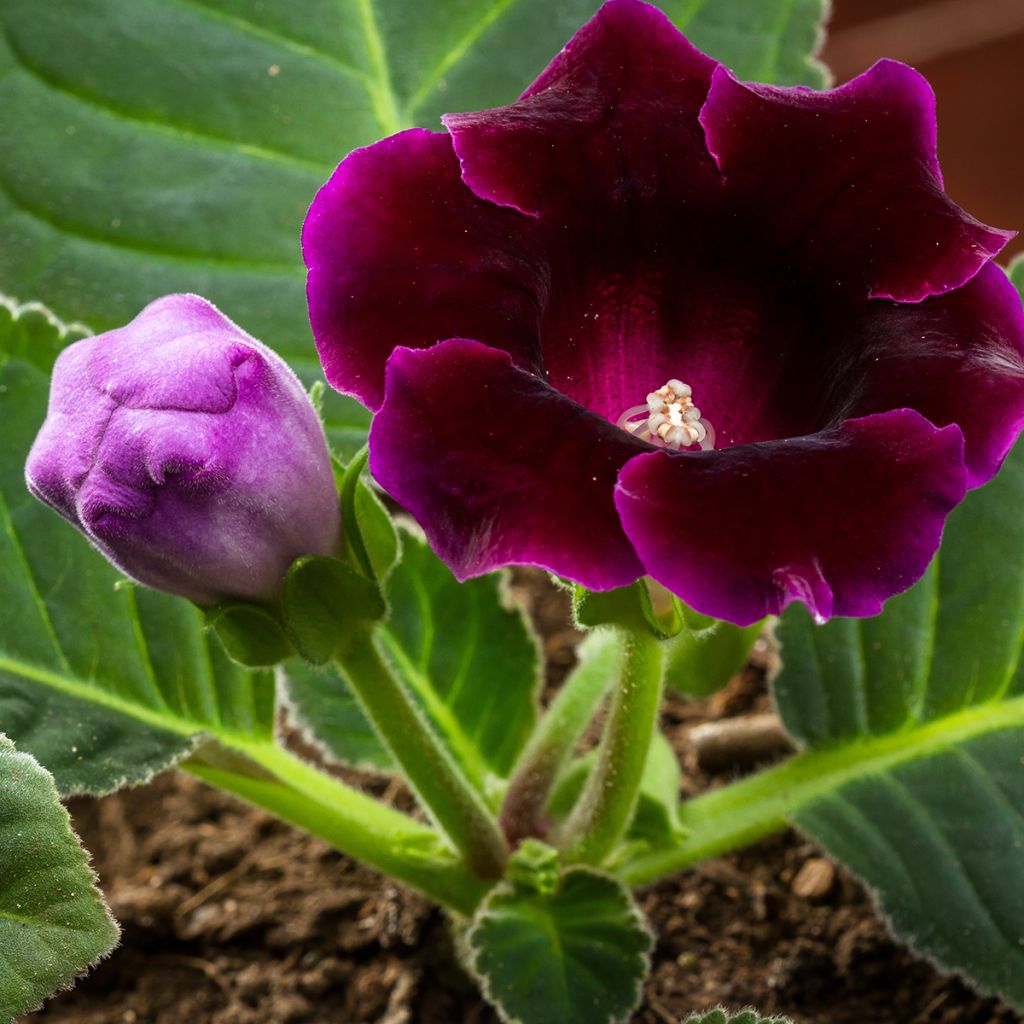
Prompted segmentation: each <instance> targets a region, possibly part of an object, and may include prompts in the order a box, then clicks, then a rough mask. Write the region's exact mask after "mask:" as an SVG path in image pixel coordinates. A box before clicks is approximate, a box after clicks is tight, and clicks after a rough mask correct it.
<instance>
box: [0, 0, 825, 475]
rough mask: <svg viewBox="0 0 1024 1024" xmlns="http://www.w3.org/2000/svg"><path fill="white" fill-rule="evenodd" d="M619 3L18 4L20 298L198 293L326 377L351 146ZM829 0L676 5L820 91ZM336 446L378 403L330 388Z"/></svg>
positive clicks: (7, 124)
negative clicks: (313, 294)
mask: <svg viewBox="0 0 1024 1024" xmlns="http://www.w3.org/2000/svg"><path fill="white" fill-rule="evenodd" d="M597 7H598V0H494V2H491V3H488V4H481V3H480V2H479V0H439V2H436V3H427V4H425V3H422V2H420V0H304V2H303V3H295V2H293V0H264V2H262V3H261V4H259V6H258V9H257V8H254V6H253V4H252V3H251V2H250V0H188V2H182V0H86V2H83V0H46V2H45V3H40V2H39V0H5V2H4V4H3V11H2V12H0V26H2V28H3V32H2V33H0V289H3V290H5V291H7V292H9V293H12V294H15V295H21V296H25V295H33V296H37V297H38V298H40V299H41V300H42V301H44V302H46V303H47V304H48V305H49V306H51V307H52V308H53V309H55V310H56V311H57V313H58V315H60V316H64V317H68V318H77V317H81V318H82V319H84V320H85V321H86V322H87V323H89V324H90V325H91V326H92V327H93V328H94V329H96V330H107V329H109V328H110V327H114V326H117V325H119V324H122V323H124V322H126V321H127V320H129V319H130V318H131V317H133V316H134V315H135V314H136V313H137V312H138V311H139V310H140V309H141V308H142V307H143V306H144V305H145V304H146V303H147V302H149V301H151V300H152V299H154V298H156V297H158V296H160V295H163V294H166V293H168V292H174V291H190V292H198V293H199V294H201V295H205V296H206V297H207V298H209V299H210V300H211V301H212V302H214V303H216V304H217V305H218V306H219V307H220V308H221V309H223V311H224V312H225V313H226V314H227V315H228V316H230V317H232V319H234V320H236V321H237V322H238V323H240V324H241V325H242V326H244V327H245V329H246V330H248V331H251V332H252V333H253V334H254V335H255V336H256V337H259V338H262V339H263V340H264V341H266V342H268V343H269V344H271V345H273V346H274V347H275V348H277V349H278V350H279V351H280V352H281V353H282V355H284V356H285V357H286V358H287V359H288V360H289V362H290V363H291V364H292V366H293V367H295V369H296V370H297V371H298V372H299V373H300V375H301V376H303V377H304V379H306V380H307V381H310V380H312V379H314V378H315V377H317V376H318V375H319V373H320V367H319V364H318V361H317V358H316V353H315V351H314V348H313V344H312V339H311V337H310V332H309V326H308V322H307V319H306V304H305V298H304V277H305V275H304V269H303V266H302V260H301V256H300V252H299V232H300V228H301V226H302V221H303V218H304V216H305V212H306V210H307V208H308V207H309V203H310V201H311V200H312V198H313V196H314V194H315V193H316V190H317V189H318V188H319V187H320V185H321V184H322V183H323V182H324V181H325V180H326V179H327V177H328V176H329V175H330V173H331V171H332V170H333V168H334V166H335V165H336V164H337V162H338V161H339V160H340V159H341V158H342V157H343V156H345V154H347V153H348V152H349V151H350V150H352V149H355V148H356V147H358V146H364V145H366V144H368V143H370V142H373V141H374V140H375V139H377V138H379V137H381V136H383V135H389V134H391V133H393V132H396V131H398V130H400V129H402V128H405V127H409V126H412V125H414V124H420V125H425V126H427V127H431V128H437V127H438V118H439V116H440V115H441V113H443V112H444V111H446V110H474V109H479V108H482V107H489V106H496V105H500V104H502V103H508V102H511V101H512V100H513V99H514V98H515V97H516V96H517V95H518V94H519V93H520V92H521V91H522V90H523V88H524V87H525V86H526V85H527V84H528V82H529V81H530V80H531V79H532V78H533V77H534V76H535V75H536V74H537V73H538V72H539V71H540V70H541V69H542V68H543V67H544V65H545V64H546V63H547V62H548V61H549V60H550V59H551V58H552V57H553V56H554V55H555V54H556V53H557V52H558V50H559V49H560V48H561V47H562V45H563V44H564V43H565V42H566V40H567V39H568V38H569V37H570V36H571V35H572V33H573V32H574V31H575V30H576V29H577V28H579V26H580V25H581V24H582V23H583V22H584V21H585V20H586V18H588V17H589V16H590V15H591V14H593V12H594V11H595V10H596V9H597ZM823 7H824V0H666V3H665V9H666V11H667V12H668V13H669V14H670V15H671V16H672V17H673V18H675V19H676V21H677V23H678V24H679V25H680V26H681V27H682V28H683V29H684V30H685V31H687V32H688V33H690V35H691V36H692V38H693V40H694V42H696V43H697V44H698V45H701V46H704V47H705V48H706V49H707V50H708V51H709V52H710V53H711V54H712V55H713V56H715V57H717V58H719V59H721V60H723V61H724V62H725V63H727V64H729V65H730V66H732V67H733V68H734V69H735V70H736V72H737V73H738V74H739V75H740V76H741V77H746V78H756V79H762V80H766V81H774V82H779V83H792V82H797V81H799V82H807V83H809V84H813V85H818V84H820V83H821V80H822V74H821V69H820V68H819V67H818V66H817V65H816V64H814V62H813V61H811V60H810V59H809V56H808V55H809V54H810V53H811V51H812V49H813V48H814V45H815V39H816V34H817V31H818V25H819V23H820V21H821V19H822V15H823ZM324 415H325V419H326V423H327V429H328V434H329V437H330V439H331V442H332V444H333V445H334V446H335V448H336V449H337V450H338V451H340V452H341V453H342V454H344V455H346V456H347V455H350V454H351V453H352V452H354V451H355V450H356V449H357V448H358V447H359V446H360V445H361V444H362V443H363V442H364V441H365V437H366V430H367V428H368V425H369V414H368V413H367V412H366V410H364V409H363V408H362V407H361V406H359V405H358V403H356V402H355V401H353V400H351V399H346V398H343V397H342V396H340V395H338V394H335V393H334V392H329V393H328V394H327V395H326V396H325V402H324Z"/></svg>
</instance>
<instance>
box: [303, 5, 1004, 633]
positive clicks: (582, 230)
mask: <svg viewBox="0 0 1024 1024" xmlns="http://www.w3.org/2000/svg"><path fill="white" fill-rule="evenodd" d="M444 122H445V124H446V126H447V128H448V129H449V134H448V135H438V134H433V133H429V132H423V131H419V130H417V131H414V132H405V133H403V134H400V135H397V136H395V137H393V138H391V139H386V140H384V141H383V142H381V143H378V144H376V145H375V146H370V147H368V148H367V149H365V150H360V151H358V152H357V153H354V154H353V155H352V156H350V157H349V158H347V159H346V160H345V161H343V163H342V164H341V165H340V167H339V168H338V170H337V171H336V172H335V174H334V176H333V177H332V178H331V180H330V181H329V182H328V183H327V185H325V186H324V189H323V190H322V191H321V193H320V195H319V196H318V197H317V200H316V202H315V203H314V205H313V208H312V210H311V211H310V217H309V220H308V222H307V226H306V232H305V236H304V251H305V257H306V261H307V265H308V266H309V270H310V275H309V302H310V312H311V318H312V323H313V330H314V334H315V336H316V340H317V344H318V346H319V350H320V354H321V358H322V360H323V363H324V367H325V369H326V371H327V375H328V379H329V380H330V381H331V383H332V384H333V385H334V386H335V387H336V388H339V389H340V390H342V391H346V392H348V393H351V394H356V395H358V396H359V397H361V398H362V399H363V401H364V402H366V403H367V404H368V405H370V407H371V408H373V409H375V410H379V411H378V412H377V416H376V418H375V421H374V426H373V429H372V433H371V466H372V468H373V471H374V474H375V475H376V477H377V479H378V480H379V481H380V482H381V484H382V485H383V486H384V487H385V488H386V489H387V490H388V491H389V492H390V493H391V494H392V495H393V496H394V497H395V498H396V499H397V500H398V501H400V502H401V503H402V504H403V505H404V506H405V507H406V508H407V509H408V510H409V511H410V512H411V513H412V514H413V515H415V516H416V517H417V519H418V520H419V521H420V523H421V524H422V526H423V528H424V530H425V531H426V533H427V536H428V537H429V538H430V541H431V543H432V544H433V545H434V547H435V548H436V550H437V551H438V552H439V553H440V554H441V556H442V557H443V558H444V559H445V560H446V561H447V562H448V564H449V565H451V566H452V568H453V569H454V570H455V571H456V572H457V573H458V574H459V575H460V576H469V575H474V574H477V573H482V572H486V571H488V570H489V569H492V568H495V567H497V566H500V565H505V564H509V563H515V562H526V563H531V564H536V565H541V566H544V567H546V568H548V569H550V570H552V571H553V572H555V573H558V574H559V575H562V576H567V577H570V578H572V579H575V580H578V581H580V582H582V583H584V584H586V585H587V586H589V587H591V588H593V589H604V588H610V587H614V586H619V585H621V584H623V583H626V582H629V581H630V580H632V579H634V578H636V577H637V576H639V575H641V574H642V573H648V574H650V575H651V576H653V577H654V578H655V579H657V580H659V581H661V582H662V583H664V584H665V585H666V586H668V587H669V588H670V589H671V590H673V591H674V592H675V593H676V594H678V595H679V596H680V597H682V598H683V600H685V601H686V602H687V603H688V604H690V605H691V606H692V607H694V608H696V609H697V610H699V611H702V612H706V613H708V614H712V615H716V616H719V617H722V618H726V619H731V620H733V621H736V622H744V623H745V622H750V621H753V620H755V619H758V618H761V617H762V616H764V615H766V614H768V613H770V612H774V611H778V610H779V609H781V608H782V607H784V606H785V604H786V603H787V602H788V601H790V600H793V599H799V600H802V601H804V602H806V603H807V605H808V606H809V607H810V608H811V609H812V611H813V612H814V613H815V614H816V615H817V616H818V617H819V618H822V619H824V618H827V617H828V616H829V615H833V614H841V615H871V614H874V613H876V612H877V611H878V610H879V608H880V607H881V604H882V602H883V601H884V600H885V599H886V598H887V597H889V596H891V595H893V594H896V593H898V592H900V591H901V590H904V589H906V587H908V586H909V585H910V584H911V583H913V582H914V580H915V579H917V578H918V577H919V576H920V575H921V573H922V572H923V571H924V568H925V566H926V565H927V563H928V560H929V559H930V558H931V556H932V554H933V553H934V551H935V548H936V546H937V544H938V542H939V538H940V535H941V530H942V524H943V522H944V519H945V516H946V514H947V513H948V512H949V510H950V509H951V508H952V507H953V506H954V505H955V504H956V503H957V502H958V501H959V500H960V499H961V498H962V497H963V493H964V490H965V488H966V487H974V486H978V485H979V484H982V483H984V482H985V481H986V480H988V479H990V478H991V476H992V475H993V474H994V473H995V472H996V471H997V470H998V468H999V466H1000V464H1001V462H1002V460H1003V458H1004V457H1005V455H1006V452H1007V451H1008V450H1009V447H1010V446H1011V445H1012V444H1013V442H1014V440H1015V439H1016V437H1017V435H1018V434H1019V433H1020V430H1021V427H1022V425H1024V312H1022V309H1021V303H1020V299H1019V297H1018V295H1017V294H1016V291H1015V289H1014V288H1013V287H1012V286H1011V284H1010V283H1009V281H1008V280H1007V278H1006V275H1005V274H1004V273H1003V272H1002V271H1001V270H1000V269H999V268H998V267H996V266H995V265H994V264H993V263H992V258H993V256H994V255H995V254H996V253H998V252H999V251H1000V249H1001V248H1002V247H1003V245H1004V244H1005V243H1006V241H1007V239H1008V238H1009V237H1011V233H1010V232H1007V231H1002V230H999V229H996V228H990V227H987V226H986V225H984V224H981V223H979V222H978V221H977V220H975V219H974V218H972V217H971V216H969V215H968V214H967V213H965V212H964V211H963V210H961V209H960V208H959V207H958V206H956V204H955V203H953V202H952V201H951V200H950V199H949V197H948V196H946V195H945V194H944V192H943V189H942V177H941V173H940V170H939V165H938V160H937V155H936V126H935V101H934V97H933V95H932V92H931V90H930V88H929V87H928V85H927V83H926V82H925V80H924V79H923V78H922V77H921V76H920V75H918V74H917V72H915V71H913V70H912V69H910V68H908V67H906V66H904V65H902V64H898V63H896V62H893V61H882V62H880V63H879V64H877V65H875V66H874V67H873V68H871V69H870V70H869V71H867V72H866V73H865V74H863V75H861V76H860V77H859V78H856V79H854V80H853V81H852V82H849V83H847V84H846V85H842V86H840V87H839V88H836V89H832V90H827V91H822V92H814V91H812V90H809V89H803V88H792V89H784V88H774V87H770V86H762V85H756V84H749V83H742V82H738V81H737V80H736V79H735V77H734V76H733V75H732V74H731V73H730V72H729V71H728V70H727V69H726V68H724V67H721V66H719V65H717V64H716V63H715V62H714V61H713V60H711V59H710V58H709V57H707V56H705V55H704V54H702V53H700V52H699V51H698V50H696V49H695V48H694V47H693V46H692V45H691V44H690V43H689V42H687V40H686V39H685V38H684V37H683V36H682V35H681V34H680V33H679V32H678V31H677V30H676V28H675V27H674V26H673V25H672V23H671V21H670V20H669V19H668V18H667V17H666V16H665V14H663V13H662V12H661V11H660V10H658V9H657V8H654V7H652V6H650V5H648V4H645V3H642V2H641V0H608V2H607V3H605V4H604V5H603V6H602V7H601V9H600V10H599V11H598V12H597V14H596V15H595V16H594V17H593V18H592V19H591V20H590V21H589V22H588V23H587V24H586V25H584V26H583V28H581V29H580V31H579V32H578V33H577V34H576V35H575V36H574V37H573V38H572V39H571V40H570V41H569V43H568V44H567V45H566V47H565V49H564V50H563V51H562V52H561V53H559V54H558V55H557V56H556V57H555V58H554V60H553V61H552V63H551V65H550V66H549V67H548V68H547V70H545V71H544V72H543V73H542V74H541V75H540V77H539V78H538V79H537V80H536V81H535V82H534V84H533V85H531V86H530V87H529V88H528V89H527V90H526V92H525V93H524V94H523V95H522V97H521V98H520V99H519V100H518V101H516V102H515V103H513V104H511V105H509V106H507V107H502V108H499V109H497V110H489V111H478V112H473V113H466V114H450V115H447V116H446V117H445V118H444ZM669 381H678V382H683V383H685V384H686V385H687V386H688V388H689V389H690V398H689V400H690V401H692V403H693V405H694V406H695V407H697V408H698V410H699V413H700V417H701V423H702V424H704V423H706V424H708V425H710V427H711V431H710V432H708V431H707V430H705V434H704V439H705V442H706V443H707V445H708V446H711V438H712V437H713V450H708V451H701V450H699V449H698V447H697V445H696V443H694V444H693V445H692V446H691V447H688V448H686V447H684V448H679V449H675V450H674V449H670V448H666V446H665V444H664V443H663V442H662V441H660V440H659V438H658V437H657V436H655V435H653V434H652V433H651V431H650V429H648V427H647V426H646V425H645V422H644V421H642V420H641V419H637V416H638V413H637V410H638V409H640V410H642V409H644V408H645V407H646V406H645V402H647V396H648V395H649V394H650V393H652V392H653V391H655V390H656V389H658V388H660V387H662V386H663V385H665V384H666V382H669ZM680 409H681V407H680ZM627 411H629V412H630V414H631V415H630V416H629V417H626V416H625V414H626V413H627ZM679 415H681V412H680V413H679ZM696 415H697V414H696V413H695V414H694V416H696ZM652 422H653V421H652ZM627 426H628V429H627ZM702 429H703V428H702ZM694 436H696V435H694Z"/></svg>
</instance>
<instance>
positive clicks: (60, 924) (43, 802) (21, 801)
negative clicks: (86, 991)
mask: <svg viewBox="0 0 1024 1024" xmlns="http://www.w3.org/2000/svg"><path fill="white" fill-rule="evenodd" d="M95 882H96V879H95V876H94V875H93V873H92V870H91V869H90V867H89V863H88V860H87V858H86V854H85V851H84V850H83V849H82V847H81V845H80V844H79V842H78V838H77V837H76V836H75V834H74V832H73V831H72V830H71V822H70V819H69V818H68V813H67V811H65V810H64V808H63V806H62V805H61V802H60V799H59V797H58V796H57V789H56V786H55V785H54V782H53V777H52V776H51V775H50V773H49V772H47V771H45V770H44V769H43V768H41V767H40V766H39V764H38V762H37V761H35V760H34V759H33V758H31V757H30V756H29V755H28V754H21V753H18V752H16V751H15V749H14V744H13V743H11V741H10V740H8V739H7V738H6V737H5V736H3V735H0V950H2V953H0V1024H10V1022H11V1021H12V1020H13V1019H14V1017H15V1016H17V1015H18V1014H21V1013H27V1012H28V1011H29V1010H32V1009H35V1008H36V1007H37V1006H38V1005H39V1004H40V1003H41V1002H42V1001H43V1000H44V999H45V998H46V997H47V996H49V995H51V994H52V993H53V992H54V991H56V990H57V989H59V988H63V987H65V986H67V985H70V984H71V983H72V982H73V981H74V979H75V977H76V976H77V975H78V974H79V973H81V972H82V971H83V970H85V968H87V967H89V966H90V965H91V964H94V963H95V962H96V961H97V960H99V959H100V958H102V957H104V956H106V955H107V954H108V953H109V952H110V951H111V950H112V949H113V948H114V946H115V945H116V944H117V938H118V927H117V925H116V924H115V923H114V920H113V918H111V916H110V914H109V913H108V912H107V908H106V905H105V904H104V902H103V897H102V896H101V895H100V893H99V890H98V889H97V888H96V884H95Z"/></svg>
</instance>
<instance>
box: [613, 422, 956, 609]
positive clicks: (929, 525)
mask: <svg viewBox="0 0 1024 1024" xmlns="http://www.w3.org/2000/svg"><path fill="white" fill-rule="evenodd" d="M965 488H966V473H965V470H964V465H963V440H962V437H961V434H960V431H959V429H958V428H957V427H955V426H950V427H945V428H943V429H941V430H940V429H937V428H935V427H933V426H932V425H931V424H930V423H929V422H928V421H927V420H926V419H924V417H923V416H920V415H919V414H918V413H916V412H913V411H912V410H909V409H897V410H893V411H891V412H887V413H882V414H880V415H877V416H867V417H865V418H863V419H856V420H847V421H846V422H845V423H843V424H841V425H840V426H838V427H835V428H833V429H831V430H826V431H822V432H821V433H818V434H813V435H811V436H809V437H801V438H795V439H789V440H783V441H770V442H764V443H761V444H751V445H741V446H739V447H736V448H729V449H727V450H725V451H715V452H707V453H703V454H681V455H680V454H670V453H665V452H652V453H649V454H645V455H641V456H639V457H637V458H635V459H633V460H632V461H630V462H629V463H628V464H627V465H626V466H625V467H624V468H623V470H622V473H621V474H620V476H619V483H618V487H617V490H616V495H615V504H616V506H617V508H618V510H619V514H620V516H621V518H622V524H623V526H624V527H625V530H626V533H627V535H628V536H629V539H630V540H631V541H632V542H633V544H634V546H635V547H636V550H637V553H638V554H639V555H640V558H641V560H642V561H643V563H644V565H645V566H646V568H647V571H648V572H649V573H650V574H651V575H652V576H653V577H654V578H655V579H656V580H658V582H659V583H662V584H664V585H665V586H666V587H668V589H669V590H671V591H672V592H673V593H675V594H678V595H679V596H680V597H681V598H682V599H683V600H684V601H685V602H687V604H689V605H691V606H692V607H694V608H695V609H697V611H700V612H703V613H704V614H706V615H713V616H716V617H718V618H723V619H728V620H730V621H731V622H736V623H739V624H740V625H746V624H748V623H751V622H756V621H757V620H758V619H760V618H763V617H764V616H765V615H767V614H771V613H778V612H780V611H781V610H782V609H783V608H784V607H785V606H786V605H787V604H789V603H790V601H793V600H797V599H798V600H801V601H803V602H804V603H805V604H806V605H807V606H808V607H809V608H810V610H811V612H812V614H814V615H815V617H816V618H818V619H819V620H820V621H824V620H825V619H827V618H829V617H830V616H832V615H856V616H865V615H876V614H877V613H878V612H879V611H881V608H882V603H883V602H884V601H885V600H886V599H887V598H889V597H891V596H892V595H893V594H897V593H900V592H901V591H903V590H906V589H907V587H909V586H910V585H911V584H912V583H914V582H915V581H916V580H917V579H918V578H920V576H921V574H922V573H923V572H924V570H925V568H926V567H927V565H928V562H929V561H930V560H931V557H932V555H934V554H935V551H936V549H937V548H938V545H939V539H940V537H941V535H942V525H943V522H944V521H945V518H946V515H947V514H948V513H949V511H950V510H951V509H952V508H953V507H954V506H956V505H957V504H958V503H959V502H960V501H961V500H962V498H963V496H964V491H965Z"/></svg>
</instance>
